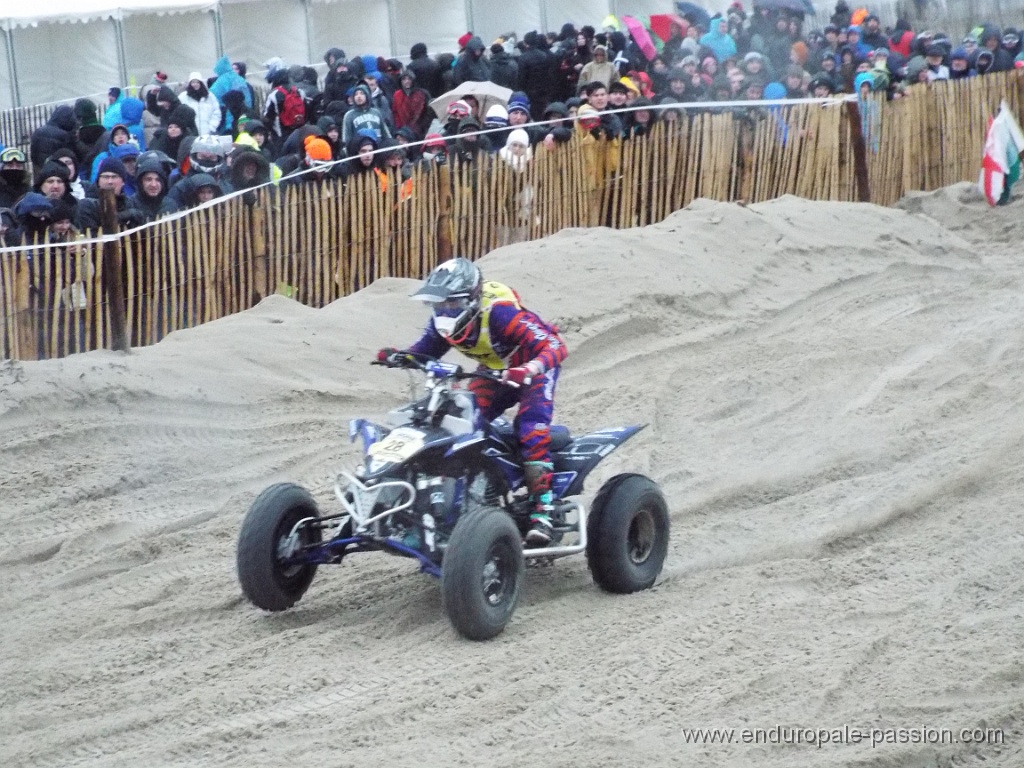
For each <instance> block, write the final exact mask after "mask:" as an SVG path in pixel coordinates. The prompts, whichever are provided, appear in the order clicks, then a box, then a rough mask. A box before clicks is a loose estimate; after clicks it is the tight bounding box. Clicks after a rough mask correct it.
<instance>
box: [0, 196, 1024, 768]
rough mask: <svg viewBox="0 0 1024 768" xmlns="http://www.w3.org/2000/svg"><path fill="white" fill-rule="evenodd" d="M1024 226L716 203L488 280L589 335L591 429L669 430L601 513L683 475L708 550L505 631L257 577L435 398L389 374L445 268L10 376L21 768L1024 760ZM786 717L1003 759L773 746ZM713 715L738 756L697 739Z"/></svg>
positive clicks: (14, 661)
mask: <svg viewBox="0 0 1024 768" xmlns="http://www.w3.org/2000/svg"><path fill="white" fill-rule="evenodd" d="M1022 206H1024V202H1022V201H1021V200H1020V199H1019V198H1018V199H1016V200H1015V201H1014V203H1013V204H1011V205H1010V206H1008V207H1006V208H1003V209H997V210H992V209H989V208H988V206H986V205H985V203H984V201H983V200H982V199H981V198H980V196H979V195H978V193H977V191H976V190H974V189H973V188H972V186H971V185H967V184H963V185H957V186H954V187H950V188H947V189H944V190H940V191H938V192H935V193H931V194H921V195H915V196H913V197H911V198H908V199H907V200H904V201H903V202H902V203H901V204H900V206H898V208H897V209H882V208H877V207H874V206H869V205H856V204H831V203H813V202H807V201H805V200H800V199H797V198H793V197H785V198H782V199H779V200H776V201H773V202H769V203H765V204H758V205H752V206H749V207H741V206H738V205H727V204H719V203H713V202H709V201H704V200H699V201H697V202H695V203H694V204H693V205H692V206H691V207H690V208H688V209H686V210H684V211H681V212H678V213H676V214H674V215H672V216H671V217H670V218H669V219H668V220H666V221H665V222H663V223H661V224H658V225H656V226H651V227H647V228H644V229H635V230H629V231H611V230H605V229H595V230H567V231H564V232H561V233H559V234H557V235H555V236H553V237H551V238H548V239H546V240H544V241H540V242H538V243H527V244H519V245H514V246H509V247H507V248H503V249H500V250H499V251H496V252H494V253H493V254H490V255H488V256H487V257H486V258H485V259H484V260H482V262H481V266H482V268H483V269H484V271H485V273H486V274H487V276H488V277H490V278H494V279H499V280H503V281H507V282H508V283H510V284H511V285H513V286H514V287H516V288H517V289H518V290H519V291H520V293H521V294H522V295H523V297H524V300H525V301H526V303H527V304H528V305H529V306H531V307H533V308H535V309H537V310H538V311H539V312H540V313H541V314H542V315H544V316H545V317H547V318H550V319H552V320H554V321H556V322H557V323H558V324H559V325H560V326H561V328H562V329H563V331H564V333H565V337H566V339H567V341H568V344H569V347H570V357H569V359H568V361H567V363H566V365H565V368H564V372H563V376H562V379H561V384H560V392H559V397H558V402H557V421H559V422H562V423H565V424H567V425H569V426H570V427H571V428H572V429H573V430H574V431H576V432H581V431H585V430H590V429H595V428H599V427H604V426H618V425H623V424H628V423H646V424H648V425H649V427H648V428H647V429H646V430H645V431H643V432H642V433H641V434H640V435H638V436H637V437H636V438H635V439H634V440H632V441H630V442H629V443H627V444H626V446H624V447H623V449H621V450H620V451H619V452H617V453H615V454H613V455H612V456H611V457H610V458H609V459H608V461H607V462H606V465H602V467H600V468H599V470H598V472H597V474H596V476H595V477H594V478H593V479H592V482H591V483H590V484H589V485H588V489H587V490H588V496H587V498H588V499H589V498H590V497H591V496H592V495H593V494H594V493H596V491H597V489H598V487H599V485H600V483H601V482H602V481H603V480H604V479H606V478H608V477H610V476H611V475H612V474H614V473H616V472H621V471H626V470H628V471H638V472H643V473H646V474H649V475H650V476H651V477H653V478H654V479H655V480H657V481H658V482H659V483H660V484H661V485H662V487H663V489H664V491H665V494H666V496H667V498H668V500H669V506H670V509H671V513H672V525H673V529H672V544H671V547H670V551H669V556H668V560H667V562H666V567H665V570H664V573H663V575H662V577H661V579H660V580H659V582H658V583H657V584H656V585H655V587H654V588H653V589H652V590H650V591H647V592H644V593H640V594H635V595H631V596H611V595H607V594H604V593H602V592H600V591H599V590H598V589H597V588H596V587H595V586H594V585H593V583H592V582H591V579H590V576H589V573H588V571H587V568H586V562H585V560H584V559H583V558H582V557H577V558H570V559H567V560H562V561H559V562H558V563H556V564H555V565H554V566H553V567H550V568H543V569H531V570H530V571H529V575H528V580H527V585H526V593H525V597H524V600H523V602H522V603H521V604H520V606H519V608H518V610H517V612H516V614H515V616H514V617H513V620H512V622H511V623H510V625H509V627H508V628H507V630H506V631H505V633H504V634H502V635H501V636H499V637H498V638H497V639H496V640H494V641H491V642H487V643H470V642H468V641H465V640H462V639H460V638H459V637H458V636H457V635H456V634H455V633H454V631H453V630H452V629H451V627H450V625H449V624H448V621H447V619H446V618H445V616H444V615H443V613H442V610H441V604H440V596H439V591H438V585H437V583H436V582H435V581H434V580H432V579H430V578H429V577H426V576H422V575H419V574H418V573H417V569H416V567H415V565H414V564H413V563H411V562H410V561H407V560H403V559H399V558H393V557H388V556H386V555H368V556H362V557H353V558H351V559H348V560H346V561H345V563H344V564H343V565H341V566H338V567H324V568H321V570H320V571H319V573H318V574H317V577H316V580H315V581H314V582H313V585H312V587H311V588H310V590H309V592H308V593H307V594H306V596H305V597H304V598H303V600H302V601H301V602H300V603H299V604H298V605H297V606H296V607H295V608H293V609H292V610H290V611H288V612H285V613H282V614H277V615H270V614H265V613H262V612H261V611H259V610H256V609H255V608H253V607H252V606H251V605H249V604H248V603H247V602H245V601H244V600H243V598H242V596H241V592H240V589H239V586H238V583H237V579H236V577H235V573H234V556H235V539H236V536H237V532H238V528H239V524H240V521H241V519H242V516H243V515H244V513H245V511H246V509H247V507H248V505H249V504H250V503H251V502H252V500H253V498H254V497H255V495H256V494H257V493H258V492H259V491H260V490H261V489H262V488H263V487H265V486H266V485H268V484H270V483H273V482H277V481H281V480H292V481H295V482H299V483H302V484H304V485H306V486H307V487H309V488H310V489H311V490H312V491H313V492H314V494H315V495H316V497H317V498H318V500H320V501H321V502H322V504H323V506H324V508H326V509H331V510H333V509H334V505H333V503H332V499H333V497H332V492H331V483H332V482H333V476H334V473H335V472H336V471H337V470H338V469H340V468H349V467H350V466H352V465H353V464H354V462H355V461H356V459H357V456H358V452H357V450H356V449H355V448H353V447H352V446H350V445H349V444H348V442H347V440H346V439H345V431H346V428H347V421H348V419H349V418H351V417H354V416H370V417H379V416H380V415H382V414H383V413H384V412H385V411H386V410H388V409H389V408H391V407H394V406H395V405H396V404H398V403H400V402H402V400H403V398H404V397H405V395H406V391H407V380H406V375H405V374H403V373H401V372H398V371H385V370H381V369H376V368H371V367H370V366H368V365H367V362H368V360H369V359H370V358H371V356H372V354H373V352H374V351H375V350H376V349H377V348H378V347H380V346H384V345H387V344H394V345H400V344H404V343H408V342H409V341H411V340H412V339H413V338H415V336H416V335H417V333H418V329H419V327H420V326H421V324H422V323H423V321H424V320H425V317H424V311H423V308H422V307H421V306H420V305H419V304H418V303H416V302H413V301H410V300H409V299H408V298H407V296H408V294H409V293H410V291H411V289H412V288H413V286H414V285H416V283H415V282H414V281H410V280H397V279H388V280H381V281H379V282H378V283H376V284H374V285H373V286H371V287H370V288H369V289H367V290H365V291H363V292H361V293H359V294H357V295H354V296H351V297H348V298H346V299H342V300H340V301H338V302H335V303H334V304H332V305H331V306H329V307H326V308H324V309H322V310H312V309H309V308H306V307H303V306H301V305H298V304H296V303H294V302H292V301H291V300H289V299H285V298H283V297H272V298H270V299H267V300H266V301H264V302H263V303H262V304H260V305H259V306H258V307H256V308H254V309H253V310H251V311H249V312H245V313H242V314H240V315H236V316H233V317H229V318H226V319H223V320H220V321H217V322H214V323H211V324H209V325H207V326H204V327H200V328H196V329H193V330H189V331H183V332H180V333H176V334H173V335H171V336H170V337H168V338H167V339H166V340H164V341H163V342H161V343H160V344H158V345H156V346H154V347H150V348H146V349H138V350H135V351H133V352H132V353H131V354H130V355H127V356H125V355H121V354H116V353H110V352H96V353H90V354H87V355H80V356H74V357H71V358H68V359H66V360H59V361H47V362H40V363H23V364H10V363H7V364H4V365H3V367H2V369H0V451H2V452H0V498H2V501H0V579H2V583H3V586H4V588H3V589H2V590H0V649H2V653H0V680H2V685H0V765H2V766H5V767H6V768H14V767H15V766H133V767H138V766H147V767H149V766H206V765H209V766H244V767H245V768H253V766H286V765H290V766H307V765H323V766H384V765H386V766H414V765H415V766H420V765H427V766H441V765H444V766H533V765H538V766H539V765H544V766H580V767H581V768H582V767H583V766H630V767H631V768H635V767H636V766H662V765H681V766H701V767H708V766H710V767H714V766H729V767H730V768H733V767H735V768H746V767H747V766H757V767H758V768H771V767H774V766H824V767H826V768H828V767H831V766H851V767H852V766H858V767H859V768H866V767H869V766H870V767H876V766H877V767H878V768H882V767H883V766H885V767H889V768H911V767H913V768H924V767H926V766H950V765H956V766H961V765H967V766H974V765H979V766H980V765H986V766H989V767H992V766H1006V767H1007V768H1019V766H1021V765H1024V687H1022V683H1024V651H1022V648H1021V642H1020V640H1021V637H1022V636H1024V618H1022V612H1024V587H1022V586H1021V584H1022V580H1021V573H1022V572H1024V509H1022V505H1021V498H1022V496H1024V493H1022V491H1024V481H1022V479H1021V478H1022V469H1021V467H1022V465H1024V408H1022V405H1024V395H1022V391H1024V366H1022V359H1024V279H1022V269H1021V253H1022V252H1021V248H1020V243H1021V242H1022V240H1024V223H1022V222H1024V217H1022V215H1021V211H1022V210H1024V209H1022ZM775 726H786V727H790V728H811V729H819V728H821V729H827V730H830V731H831V730H834V729H842V728H844V727H846V728H850V729H853V728H859V729H862V730H863V731H865V733H866V732H867V731H868V729H870V728H879V729H888V728H934V729H942V728H947V729H950V730H951V731H952V732H953V733H954V734H955V735H959V731H960V729H963V728H975V727H982V728H985V727H988V728H1001V729H1003V732H1004V740H1005V743H1004V744H994V743H981V744H966V743H963V742H961V743H957V744H921V743H903V744H881V745H878V746H875V747H872V746H871V745H870V744H868V743H865V742H861V743H859V744H832V743H830V744H825V745H823V746H816V745H807V744H800V745H792V744H781V745H780V744H764V743H761V744H756V745H752V744H741V743H738V741H739V739H740V738H741V737H742V734H741V731H740V729H743V728H750V729H753V728H762V729H772V728H774V727H775ZM713 727H723V728H734V729H737V730H736V732H735V734H734V739H735V740H736V742H737V743H732V744H721V743H719V744H692V743H688V741H687V734H686V730H685V729H691V728H713ZM775 735H776V737H778V736H779V735H780V732H776V734H775ZM765 738H767V735H766V736H765ZM907 738H908V739H909V738H910V735H909V733H908V734H907ZM776 740H778V738H776ZM805 740H806V739H805Z"/></svg>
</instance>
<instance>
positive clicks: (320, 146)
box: [303, 136, 331, 160]
mask: <svg viewBox="0 0 1024 768" xmlns="http://www.w3.org/2000/svg"><path fill="white" fill-rule="evenodd" d="M303 147H304V148H305V150H306V154H307V155H309V158H310V159H311V160H330V159H331V145H330V144H328V143H327V142H326V141H324V140H323V139H321V138H319V137H318V136H308V137H306V141H305V142H304V143H303Z"/></svg>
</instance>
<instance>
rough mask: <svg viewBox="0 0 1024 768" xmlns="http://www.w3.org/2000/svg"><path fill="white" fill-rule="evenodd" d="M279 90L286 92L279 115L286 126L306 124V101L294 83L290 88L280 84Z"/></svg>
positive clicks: (296, 126) (293, 126) (292, 126)
mask: <svg viewBox="0 0 1024 768" xmlns="http://www.w3.org/2000/svg"><path fill="white" fill-rule="evenodd" d="M277 90H278V91H280V92H281V93H282V94H284V100H283V101H282V102H281V109H280V111H279V113H278V117H280V118H281V125H283V126H284V127H285V128H298V127H299V126H300V125H305V124H306V102H305V100H304V99H303V98H302V94H301V93H299V89H298V88H296V87H295V86H294V85H293V86H291V87H290V88H288V89H285V88H284V87H282V86H280V85H279V86H278V87H277Z"/></svg>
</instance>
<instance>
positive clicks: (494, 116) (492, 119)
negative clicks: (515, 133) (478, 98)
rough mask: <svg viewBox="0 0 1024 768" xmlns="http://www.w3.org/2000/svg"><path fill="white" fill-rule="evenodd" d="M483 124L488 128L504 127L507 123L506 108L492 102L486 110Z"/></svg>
mask: <svg viewBox="0 0 1024 768" xmlns="http://www.w3.org/2000/svg"><path fill="white" fill-rule="evenodd" d="M484 125H486V126H487V127H489V128H504V127H505V126H507V125H508V110H507V109H505V108H504V107H503V106H501V104H494V105H493V106H491V108H490V109H488V110H487V116H486V117H485V118H484Z"/></svg>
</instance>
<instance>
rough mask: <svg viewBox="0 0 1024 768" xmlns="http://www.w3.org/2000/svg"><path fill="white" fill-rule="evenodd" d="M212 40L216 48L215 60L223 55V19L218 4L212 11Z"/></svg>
mask: <svg viewBox="0 0 1024 768" xmlns="http://www.w3.org/2000/svg"><path fill="white" fill-rule="evenodd" d="M213 38H214V42H215V44H216V46H217V58H218V59H219V58H220V57H221V56H223V55H224V17H223V16H222V15H221V12H220V4H219V3H218V4H217V5H216V6H214V9H213Z"/></svg>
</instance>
